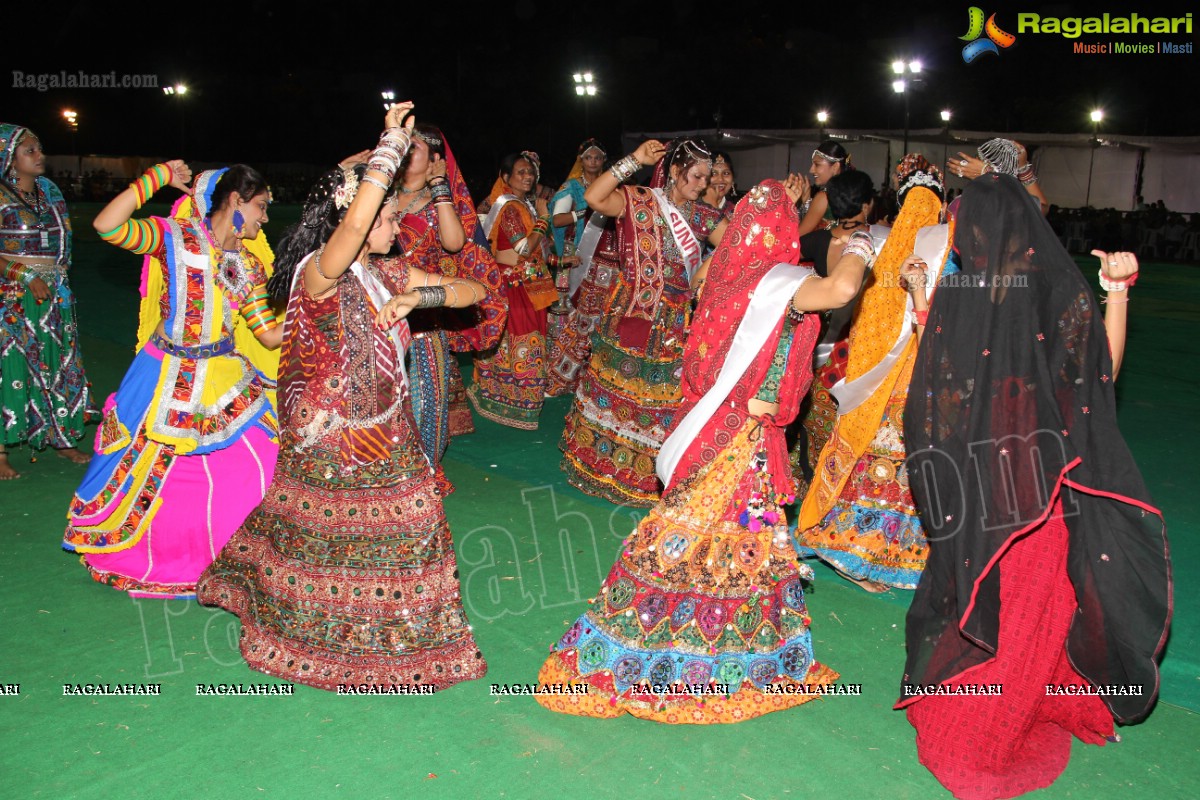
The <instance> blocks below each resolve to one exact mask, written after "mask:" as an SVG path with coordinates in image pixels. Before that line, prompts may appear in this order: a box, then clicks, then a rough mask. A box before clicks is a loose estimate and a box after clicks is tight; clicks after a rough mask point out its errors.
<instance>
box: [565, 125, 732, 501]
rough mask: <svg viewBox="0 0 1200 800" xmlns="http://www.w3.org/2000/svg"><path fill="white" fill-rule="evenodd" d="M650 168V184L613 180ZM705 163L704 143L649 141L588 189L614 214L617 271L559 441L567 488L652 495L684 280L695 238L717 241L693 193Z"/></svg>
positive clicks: (674, 372) (710, 216)
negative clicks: (619, 266)
mask: <svg viewBox="0 0 1200 800" xmlns="http://www.w3.org/2000/svg"><path fill="white" fill-rule="evenodd" d="M651 165H656V169H655V171H654V178H653V179H652V180H651V184H650V187H649V188H647V187H643V186H622V185H621V184H622V183H623V182H624V181H626V180H628V179H629V178H630V177H632V176H633V174H634V173H635V172H637V171H638V170H639V169H641V168H642V167H644V166H651ZM711 168H712V156H711V154H710V153H709V151H708V149H707V148H706V147H705V146H704V144H703V143H702V142H697V141H694V140H691V139H688V140H682V141H677V142H672V143H671V146H670V148H669V149H668V147H667V146H666V145H664V144H662V143H661V142H658V141H655V140H653V139H651V140H649V141H646V142H643V143H642V144H641V145H640V146H639V147H638V149H637V150H636V151H634V153H633V154H631V155H628V156H626V157H625V158H624V159H622V160H621V161H619V162H617V164H615V165H614V166H613V168H612V169H610V170H609V171H608V172H606V173H604V174H603V175H601V176H600V177H599V178H597V179H596V180H595V182H593V183H592V185H591V187H589V188H588V191H587V200H588V205H590V206H591V207H592V208H593V209H594V210H595V211H597V212H598V213H600V214H603V215H605V216H606V217H610V218H612V219H615V220H616V221H617V246H618V250H619V252H620V253H621V273H620V276H619V278H618V282H617V285H616V287H615V288H614V289H613V293H612V295H611V297H610V300H609V302H608V304H607V305H608V312H607V316H606V317H605V318H604V320H603V322H602V323H601V325H600V328H599V330H598V331H597V332H596V336H595V338H594V340H593V342H594V344H593V351H592V355H591V360H590V362H589V363H588V366H587V368H586V369H585V370H584V372H583V374H582V375H581V376H580V379H579V388H578V389H577V390H576V392H575V402H574V404H573V405H572V408H571V413H570V414H569V415H568V416H567V422H566V426H565V428H564V429H563V435H562V442H561V445H560V446H561V447H562V451H563V470H564V471H565V472H566V473H567V480H569V481H570V482H571V485H572V486H575V487H576V488H578V489H580V490H581V491H584V492H586V493H588V494H591V495H595V496H597V497H602V498H604V499H606V500H609V501H611V502H614V503H624V504H628V505H639V506H651V505H653V504H654V503H655V502H656V501H657V499H658V492H659V483H658V477H657V476H656V475H655V473H654V459H655V458H656V457H657V456H658V449H659V447H660V446H661V445H662V442H663V440H664V439H666V438H667V432H668V431H669V430H670V429H671V428H672V427H673V426H674V423H675V420H676V417H677V412H678V410H679V404H680V394H679V378H680V374H681V369H682V367H683V348H684V336H685V330H686V328H687V322H688V312H689V308H690V306H689V304H690V302H691V299H692V291H691V287H692V278H693V276H694V275H695V274H696V273H697V272H698V271H699V269H700V260H701V259H700V256H701V252H702V249H703V243H704V242H705V241H707V242H709V243H711V244H719V243H720V241H721V235H722V234H723V233H724V232H725V227H726V224H727V223H726V222H725V220H724V219H723V218H722V217H721V213H720V212H719V211H717V210H716V209H715V208H713V207H712V206H709V205H707V204H706V203H704V202H702V201H701V200H700V199H699V198H700V195H701V193H702V192H703V191H704V188H705V186H706V185H707V182H708V174H709V170H710V169H711Z"/></svg>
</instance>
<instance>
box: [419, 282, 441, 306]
mask: <svg viewBox="0 0 1200 800" xmlns="http://www.w3.org/2000/svg"><path fill="white" fill-rule="evenodd" d="M416 291H417V295H418V297H419V298H420V299H419V300H417V306H416V307H417V308H437V307H440V306H444V305H446V287H445V286H418V287H417V289H416Z"/></svg>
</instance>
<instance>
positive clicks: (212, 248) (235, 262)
mask: <svg viewBox="0 0 1200 800" xmlns="http://www.w3.org/2000/svg"><path fill="white" fill-rule="evenodd" d="M200 228H201V230H203V231H204V238H206V239H207V240H208V245H209V252H210V253H212V255H211V256H209V258H214V259H215V260H216V262H217V270H216V278H217V281H218V282H219V283H220V284H221V285H222V286H224V287H225V289H226V291H228V292H229V294H231V295H232V296H234V297H239V298H240V297H242V296H244V295H245V293H246V290H247V289H249V288H250V275H249V271H248V270H247V269H246V262H245V259H243V258H242V251H241V248H238V249H237V250H226V249H224V248H223V247H221V245H220V243H219V242H217V239H216V237H215V236H214V235H213V232H212V230H210V229H209V221H208V220H207V219H206V220H204V222H202V223H201V224H200ZM217 253H220V254H221V255H220V256H219V257H217V255H216V254H217Z"/></svg>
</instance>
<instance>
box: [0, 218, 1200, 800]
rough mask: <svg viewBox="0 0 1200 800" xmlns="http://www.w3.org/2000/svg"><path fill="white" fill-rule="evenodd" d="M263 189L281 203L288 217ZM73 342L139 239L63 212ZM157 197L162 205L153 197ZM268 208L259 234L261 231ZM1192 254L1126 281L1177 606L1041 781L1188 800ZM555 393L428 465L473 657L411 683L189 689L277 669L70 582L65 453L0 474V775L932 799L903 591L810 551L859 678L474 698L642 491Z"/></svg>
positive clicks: (1130, 403)
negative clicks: (591, 713) (583, 468)
mask: <svg viewBox="0 0 1200 800" xmlns="http://www.w3.org/2000/svg"><path fill="white" fill-rule="evenodd" d="M283 211H284V212H285V213H280V212H279V211H277V210H276V209H272V216H273V218H275V219H276V220H280V219H282V218H284V217H285V216H286V209H284V210H283ZM75 213H76V216H77V222H76V231H77V235H76V265H77V267H76V269H75V272H74V274H73V285H74V287H75V290H76V292H77V294H78V296H79V307H80V319H81V328H82V331H83V334H84V338H83V345H84V355H85V358H86V365H87V368H88V372H89V375H90V377H91V379H92V381H93V383H94V385H95V390H96V395H97V397H98V398H99V399H100V400H101V401H102V400H103V398H104V397H105V396H106V395H107V394H108V393H109V392H111V391H112V390H113V389H115V387H116V385H117V382H118V381H119V380H120V377H121V376H122V374H123V373H124V370H125V368H126V367H127V366H128V363H129V359H130V356H131V349H130V348H131V346H132V341H133V327H134V318H135V315H136V285H137V272H138V269H137V259H135V258H133V257H131V256H128V255H125V254H122V253H120V252H119V251H117V250H115V249H114V248H108V247H103V246H101V245H100V244H99V243H98V242H97V241H96V239H95V237H94V235H91V232H90V230H84V229H85V228H86V222H87V220H90V218H91V214H94V210H93V211H91V212H90V213H88V212H87V211H85V212H83V213H80V211H79V210H76V211H75ZM159 213H161V212H159ZM278 224H279V223H278V221H276V222H275V224H273V225H272V228H274V230H273V231H269V232H271V233H273V234H275V236H276V237H277V235H278V230H279V228H278ZM1198 278H1200V273H1197V272H1196V271H1195V270H1194V268H1189V267H1183V266H1171V265H1148V266H1146V267H1145V268H1144V269H1143V275H1142V278H1141V280H1140V281H1139V283H1138V286H1137V289H1136V290H1135V292H1134V293H1133V304H1132V305H1131V314H1132V322H1131V329H1130V345H1129V352H1128V355H1127V358H1126V362H1125V366H1124V367H1123V370H1122V375H1121V381H1120V384H1119V388H1118V391H1119V393H1120V396H1121V397H1120V399H1121V405H1120V414H1121V424H1122V429H1123V432H1124V434H1125V436H1126V438H1127V439H1128V441H1129V443H1130V446H1131V448H1132V449H1133V451H1134V454H1135V456H1136V457H1137V458H1138V461H1139V463H1140V465H1141V467H1142V470H1143V474H1144V475H1145V478H1146V482H1147V484H1148V485H1149V487H1150V490H1151V493H1152V495H1153V497H1154V499H1155V501H1156V502H1157V503H1158V504H1159V506H1160V507H1161V508H1162V509H1163V511H1164V514H1165V515H1166V518H1167V524H1168V530H1169V533H1170V537H1171V542H1172V547H1173V556H1174V567H1175V575H1176V577H1177V582H1176V615H1175V625H1174V629H1173V634H1172V638H1171V641H1170V643H1169V645H1168V649H1167V655H1166V658H1165V659H1164V661H1163V665H1162V672H1163V689H1162V700H1161V702H1160V703H1159V705H1158V707H1157V709H1156V710H1155V711H1154V713H1153V714H1152V715H1151V716H1150V718H1149V719H1148V720H1147V721H1146V722H1144V723H1142V724H1140V725H1136V726H1130V727H1127V728H1122V729H1120V733H1121V734H1122V737H1123V741H1122V742H1121V743H1119V744H1116V745H1108V746H1105V747H1102V748H1101V747H1091V746H1084V745H1082V744H1079V743H1078V742H1076V743H1075V748H1074V752H1073V756H1072V761H1071V763H1070V765H1069V766H1068V767H1067V770H1066V772H1065V773H1064V774H1063V776H1062V777H1061V778H1060V779H1059V780H1058V781H1057V782H1056V783H1055V784H1054V785H1053V786H1051V787H1050V788H1048V789H1046V790H1043V791H1042V792H1040V793H1038V794H1037V795H1036V796H1038V797H1046V798H1067V797H1071V798H1091V797H1099V796H1102V795H1104V796H1116V797H1121V796H1126V795H1133V794H1135V793H1136V794H1139V795H1149V796H1154V797H1156V798H1164V799H1166V798H1194V797H1200V768H1198V767H1197V764H1200V759H1198V758H1197V755H1198V754H1197V749H1198V746H1200V745H1198V744H1197V743H1198V742H1200V717H1198V716H1197V713H1196V711H1197V710H1200V644H1198V642H1197V636H1198V634H1200V624H1198V623H1197V614H1196V611H1197V607H1198V606H1200V597H1198V596H1197V590H1196V589H1195V586H1194V582H1193V577H1192V576H1193V575H1194V574H1195V573H1196V570H1197V568H1200V544H1197V541H1196V539H1197V537H1196V533H1197V524H1196V513H1195V512H1196V509H1197V503H1196V500H1195V497H1194V495H1193V494H1192V493H1191V492H1190V491H1189V489H1191V486H1190V485H1189V484H1190V483H1191V482H1192V481H1193V480H1194V477H1195V469H1194V468H1191V456H1192V453H1193V451H1194V450H1195V449H1196V445H1197V443H1198V442H1200V430H1198V429H1197V427H1198V423H1197V410H1198V406H1200V401H1198V399H1197V398H1198V394H1197V392H1196V388H1197V387H1196V384H1197V379H1196V377H1195V375H1194V374H1192V373H1191V372H1190V371H1189V368H1190V367H1192V366H1193V365H1195V364H1197V363H1200V362H1198V360H1197V358H1196V356H1197V351H1198V350H1200V347H1198V346H1197V344H1196V339H1197V334H1198V333H1200V314H1198V313H1197V309H1198V308H1200V305H1198V304H1197V300H1198V299H1200V298H1198V294H1200V291H1198V290H1197V279H1198ZM567 408H568V402H567V401H566V400H565V399H556V400H553V401H549V402H548V403H547V404H546V407H545V410H544V412H543V416H542V420H543V423H542V429H541V430H538V431H534V432H527V431H516V430H512V429H508V428H502V427H500V426H497V425H494V424H491V423H489V422H487V421H486V420H482V419H479V418H478V417H477V418H476V426H477V428H478V430H477V432H476V433H475V434H472V435H470V436H467V437H462V438H459V439H456V440H455V441H454V442H453V443H452V445H451V448H450V451H449V453H448V454H447V459H446V462H445V464H446V471H447V474H448V475H449V477H450V478H451V480H452V481H453V482H454V483H455V485H456V486H457V487H458V490H457V492H456V493H455V494H454V495H452V496H451V497H450V498H448V499H447V501H446V511H447V515H448V517H449V520H450V525H451V529H452V530H453V532H454V539H455V544H456V548H457V551H458V557H459V561H460V571H461V575H462V587H463V597H464V602H465V604H466V608H467V611H468V614H469V615H470V616H471V619H472V622H473V623H474V626H475V630H476V636H477V640H478V643H479V646H480V648H481V649H482V650H483V653H484V655H485V657H486V658H487V660H488V663H489V672H488V676H487V677H486V678H485V679H483V680H481V681H474V682H470V683H465V684H460V685H458V686H456V687H453V688H451V689H449V690H447V691H445V692H441V693H439V694H437V695H434V696H432V697H339V696H336V695H333V694H329V693H327V692H322V691H319V690H315V689H310V688H308V687H304V686H297V687H296V690H295V695H294V696H291V697H286V696H283V697H279V696H276V697H197V696H196V695H195V687H196V684H208V683H264V682H275V679H273V678H267V677H266V676H263V675H261V674H260V673H257V672H253V671H251V670H249V669H248V668H246V667H245V665H244V663H243V662H242V660H241V658H240V656H239V654H238V651H237V632H238V622H237V619H236V618H235V617H233V616H232V615H230V614H227V613H225V612H223V611H218V610H214V609H207V608H203V607H201V606H199V605H197V604H196V603H194V602H185V601H152V600H142V601H135V600H132V599H130V598H129V597H127V596H125V595H124V594H122V593H120V592H116V591H114V590H112V589H109V588H107V587H103V586H100V585H99V584H96V583H94V582H92V581H91V580H90V579H89V578H88V577H87V575H86V572H85V570H84V569H83V568H82V566H80V565H79V563H78V561H77V559H75V558H74V557H72V556H70V555H68V554H65V553H63V552H61V551H60V550H59V549H58V542H59V539H60V536H61V533H62V526H63V521H64V520H63V516H64V513H65V510H66V506H67V502H68V500H69V498H70V495H71V492H72V491H73V489H74V488H75V486H76V485H77V483H78V481H79V480H80V478H81V477H82V475H83V468H82V467H79V466H76V465H73V464H70V463H68V462H67V461H65V460H63V459H60V458H58V457H56V456H54V455H53V454H47V455H45V456H42V457H40V458H39V459H38V461H37V463H34V464H28V463H26V461H25V459H24V458H23V457H22V456H23V455H25V453H24V452H23V451H21V450H17V451H15V452H14V458H13V463H14V465H16V466H17V467H18V468H19V469H21V470H22V471H23V472H24V473H25V475H24V476H23V477H22V478H21V479H20V480H19V481H17V482H16V483H0V536H2V537H3V542H4V548H3V554H4V557H3V559H2V560H0V619H3V621H4V625H3V631H4V637H3V640H2V646H0V684H12V683H20V685H21V693H20V695H18V696H0V736H3V739H2V742H3V747H0V797H3V798H9V797H13V798H17V797H20V798H25V797H37V798H93V797H95V798H99V797H111V796H114V795H115V796H131V797H139V798H141V797H155V796H173V797H183V798H192V797H206V798H220V799H221V800H224V798H256V797H263V798H271V797H280V798H283V797H287V798H326V797H340V796H344V797H356V798H407V797H422V798H424V797H431V798H441V797H446V798H474V797H480V798H484V797H507V798H543V797H545V798H549V797H557V798H608V797H621V796H638V797H645V798H658V797H679V798H709V797H712V798H751V800H766V798H786V797H797V798H799V797H804V798H826V797H830V798H840V797H853V798H884V797H886V798H925V797H941V796H947V797H948V796H949V795H948V794H947V793H946V792H944V790H942V789H941V787H940V786H939V785H938V784H937V782H936V781H935V780H934V779H933V777H932V776H931V775H930V774H929V773H928V772H927V771H926V770H925V769H924V768H923V767H922V766H921V765H920V764H919V763H918V762H917V759H916V749H915V745H914V741H913V739H914V737H913V730H912V728H911V727H910V726H909V725H908V723H907V721H906V720H905V718H904V715H903V714H902V713H899V712H895V711H892V710H891V705H892V703H893V702H894V701H895V699H896V695H897V691H898V684H899V675H900V673H901V671H902V668H903V663H904V637H903V627H904V612H905V609H906V607H907V603H908V599H909V593H907V592H899V591H897V592H892V593H890V594H887V595H883V596H874V595H868V594H867V593H865V592H863V591H861V590H860V589H857V588H855V587H853V586H851V585H849V584H847V583H845V582H844V581H840V580H839V579H837V578H836V577H835V576H834V575H833V574H832V573H831V572H830V571H829V570H827V569H824V568H818V578H817V582H816V584H815V589H814V590H813V591H812V592H810V595H809V598H808V603H809V609H810V612H811V614H812V616H813V637H814V645H815V648H816V653H817V657H818V658H820V659H821V660H822V661H824V662H826V663H828V664H829V665H831V666H832V667H834V668H835V669H837V670H839V671H840V672H841V673H842V681H843V682H845V683H857V684H861V685H862V687H863V688H862V696H860V697H831V698H825V699H819V700H815V701H813V702H810V703H808V704H806V705H804V706H801V707H799V708H795V709H791V710H788V711H784V712H780V713H775V714H769V715H767V716H766V717H763V718H760V719H756V720H750V721H747V722H743V723H739V724H737V725H729V726H709V727H703V728H697V727H692V726H675V727H672V726H665V725H657V724H654V723H649V722H644V721H641V720H635V719H632V718H629V717H625V718H622V719H618V720H609V721H599V720H589V719H580V718H575V717H568V716H564V715H558V714H553V713H551V712H548V711H545V710H544V709H543V708H542V707H541V706H539V705H537V704H536V703H535V702H534V701H533V699H532V698H528V697H512V696H503V697H501V696H492V695H490V694H489V686H490V684H492V683H504V684H513V683H532V682H534V681H535V680H536V675H537V670H538V667H539V666H540V664H541V662H542V660H543V659H544V657H545V655H546V653H547V649H548V647H549V645H550V644H551V643H552V642H554V641H555V640H556V639H557V638H558V637H559V636H560V635H561V634H562V633H563V631H564V630H565V629H566V627H567V625H569V624H570V622H571V621H572V620H573V619H574V618H575V617H576V616H578V614H579V613H581V611H582V610H583V608H584V607H585V604H586V600H587V599H588V598H589V597H591V596H592V594H593V593H594V592H595V591H596V589H597V587H598V585H599V582H600V580H601V579H602V577H603V575H604V573H605V572H607V570H608V568H609V567H610V566H611V564H612V562H613V560H614V558H615V556H616V553H617V548H618V546H619V542H620V539H621V538H623V537H624V536H625V535H626V534H627V533H628V532H629V531H630V530H631V529H632V527H633V526H634V525H635V524H636V520H637V519H638V518H639V517H640V516H641V513H642V512H640V511H631V510H628V509H621V508H618V507H616V506H612V505H610V504H608V503H604V502H602V501H599V500H596V499H594V498H590V497H587V496H585V495H583V494H581V493H579V492H578V491H576V490H575V489H573V488H571V487H570V486H568V485H567V484H566V482H565V480H564V479H563V475H562V473H561V472H560V471H559V470H558V460H559V457H558V451H557V447H556V445H557V439H558V434H559V432H560V430H561V426H562V418H563V416H564V414H565V413H566V411H567ZM86 682H94V683H160V684H162V693H161V695H160V696H134V697H109V698H94V697H64V696H62V685H63V684H64V683H86Z"/></svg>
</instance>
